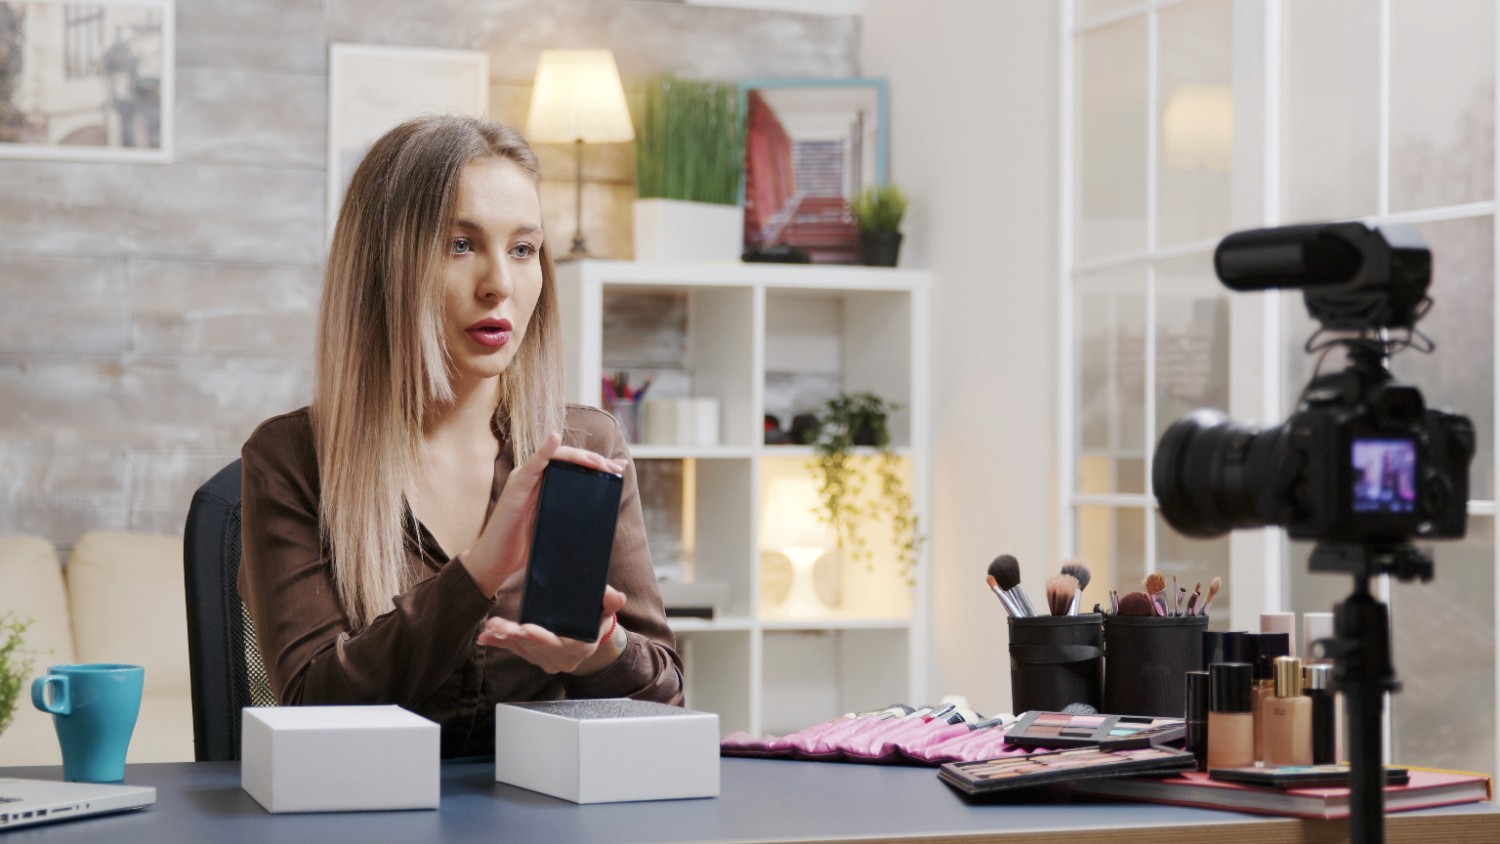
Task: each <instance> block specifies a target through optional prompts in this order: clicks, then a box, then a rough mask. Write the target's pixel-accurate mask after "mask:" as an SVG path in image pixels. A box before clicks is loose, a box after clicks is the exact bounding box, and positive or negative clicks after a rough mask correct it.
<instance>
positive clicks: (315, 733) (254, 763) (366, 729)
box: [240, 706, 442, 813]
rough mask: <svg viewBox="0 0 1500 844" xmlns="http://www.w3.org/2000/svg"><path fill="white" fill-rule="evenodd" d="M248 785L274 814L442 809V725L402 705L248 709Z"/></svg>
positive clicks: (244, 722)
mask: <svg viewBox="0 0 1500 844" xmlns="http://www.w3.org/2000/svg"><path fill="white" fill-rule="evenodd" d="M240 726H241V730H240V758H241V761H240V786H241V787H242V788H244V789H245V791H247V792H249V793H250V796H251V797H254V798H255V799H256V801H257V802H259V803H260V805H262V806H264V807H265V808H266V810H267V811H270V812H277V813H280V812H347V811H361V810H368V809H436V808H437V807H438V793H439V781H440V774H439V772H438V763H439V760H440V758H441V756H442V751H441V747H440V744H439V741H440V739H439V729H438V725H437V723H436V722H433V721H429V720H428V719H426V718H423V717H422V716H420V715H415V714H413V713H411V712H408V711H406V710H405V709H402V708H401V707H399V706H264V707H246V708H245V709H244V710H243V714H242V716H241V721H240Z"/></svg>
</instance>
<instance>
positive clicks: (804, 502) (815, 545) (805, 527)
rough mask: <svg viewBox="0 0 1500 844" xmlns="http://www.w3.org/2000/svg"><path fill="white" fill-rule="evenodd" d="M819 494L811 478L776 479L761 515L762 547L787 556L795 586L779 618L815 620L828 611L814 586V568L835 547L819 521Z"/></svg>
mask: <svg viewBox="0 0 1500 844" xmlns="http://www.w3.org/2000/svg"><path fill="white" fill-rule="evenodd" d="M817 507H818V496H817V491H816V490H815V489H814V488H813V480H812V478H810V477H779V478H773V479H772V480H771V483H770V485H769V487H767V489H766V505H765V509H764V510H763V511H762V516H761V526H760V537H761V543H760V544H761V547H764V548H770V549H771V550H774V551H779V552H781V553H782V554H785V555H786V557H787V559H789V560H791V562H792V586H791V590H790V591H789V592H787V596H786V600H784V601H782V602H781V603H780V604H778V605H777V606H776V608H775V611H776V613H777V614H778V615H785V616H798V617H801V616H815V615H819V614H822V613H826V612H827V611H828V606H827V605H826V604H824V603H823V601H822V600H820V599H819V598H818V591H817V587H816V586H815V585H814V584H813V564H814V563H816V562H817V560H818V558H819V557H821V556H823V553H824V551H825V550H826V549H827V548H828V547H829V545H831V544H832V541H831V540H832V537H831V536H830V534H829V531H828V526H827V525H825V524H823V523H822V522H821V521H819V520H818V514H817V512H816V508H817Z"/></svg>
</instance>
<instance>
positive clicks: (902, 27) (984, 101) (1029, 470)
mask: <svg viewBox="0 0 1500 844" xmlns="http://www.w3.org/2000/svg"><path fill="white" fill-rule="evenodd" d="M863 9H864V13H863V21H862V31H861V46H860V60H861V70H862V72H863V73H864V74H865V75H867V76H881V77H885V78H887V79H888V80H889V82H890V91H891V126H890V132H891V136H890V138H891V159H890V161H891V172H890V175H891V179H892V181H895V182H897V183H898V184H900V185H901V186H902V187H903V188H904V189H906V190H907V191H908V193H910V194H911V196H912V211H911V213H910V216H909V218H908V221H907V223H906V225H905V231H906V236H907V239H906V243H905V245H904V247H903V254H902V259H901V260H902V264H903V265H905V266H917V267H928V268H931V269H932V270H933V271H934V274H935V276H936V290H935V293H934V297H933V319H934V326H933V337H934V349H933V361H934V371H933V373H932V377H933V379H934V384H933V400H934V412H933V433H934V452H935V457H936V463H935V466H934V473H933V513H934V516H933V520H932V522H933V523H932V524H931V525H930V526H929V527H930V534H929V535H930V542H931V546H930V551H931V553H930V559H931V560H932V561H933V565H934V569H933V572H932V577H931V585H932V595H933V613H932V618H933V634H932V662H931V673H930V677H929V683H928V687H929V688H930V689H931V691H932V693H933V699H934V700H936V699H937V697H938V696H940V695H944V694H964V695H966V696H968V698H969V701H970V703H971V704H973V705H974V707H975V708H976V709H978V710H979V711H980V712H982V713H985V714H987V715H988V714H993V713H995V712H1001V711H1009V710H1010V708H1011V707H1010V676H1009V665H1010V663H1009V658H1008V656H1007V654H1006V646H1007V642H1008V637H1007V633H1006V624H1005V612H1004V610H1002V609H1001V607H1000V605H999V603H998V602H997V601H996V600H995V597H994V596H993V595H991V594H990V593H989V591H988V590H987V589H986V587H985V585H984V576H985V569H986V568H987V567H988V565H989V562H990V560H991V559H993V558H994V557H995V555H997V554H1000V553H1011V554H1014V555H1015V556H1016V557H1017V559H1019V560H1020V561H1021V565H1022V584H1023V585H1025V586H1027V587H1028V588H1027V592H1028V593H1029V594H1030V596H1031V598H1032V602H1033V603H1035V604H1037V605H1038V606H1043V605H1044V601H1045V597H1046V596H1045V592H1044V590H1043V589H1042V582H1043V579H1044V578H1045V577H1046V576H1047V574H1050V573H1052V572H1053V571H1055V568H1056V566H1057V565H1059V564H1060V562H1061V558H1060V547H1059V543H1058V537H1057V524H1058V514H1057V497H1058V480H1057V478H1056V477H1055V474H1056V465H1057V461H1056V456H1057V448H1058V446H1059V441H1060V440H1059V432H1058V430H1057V429H1058V424H1057V383H1058V366H1057V357H1058V355H1057V343H1058V340H1057V326H1058V313H1057V307H1058V304H1057V303H1058V295H1057V238H1058V226H1057V213H1058V211H1057V208H1058V197H1057V185H1058V176H1057V173H1058V170H1057V167H1058V161H1059V149H1058V143H1059V142H1058V117H1059V115H1058V105H1057V100H1058V92H1059V88H1058V32H1057V27H1058V9H1057V6H1056V5H1055V4H1053V3H1038V2H1031V1H1030V0H938V2H912V0H864V3H863Z"/></svg>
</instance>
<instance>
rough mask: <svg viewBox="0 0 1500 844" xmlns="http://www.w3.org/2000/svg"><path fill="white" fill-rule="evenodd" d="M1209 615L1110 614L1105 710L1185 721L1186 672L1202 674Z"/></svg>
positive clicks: (1106, 622) (1106, 629) (1106, 632)
mask: <svg viewBox="0 0 1500 844" xmlns="http://www.w3.org/2000/svg"><path fill="white" fill-rule="evenodd" d="M1207 629H1208V616H1206V615H1187V616H1178V617H1173V616H1167V617H1165V618H1164V617H1161V616H1129V615H1112V616H1109V617H1108V618H1106V619H1105V620H1104V644H1105V656H1106V659H1105V662H1104V711H1105V712H1108V713H1110V714H1111V715H1163V716H1167V717H1171V718H1182V717H1184V711H1183V692H1184V690H1185V689H1186V688H1187V672H1189V671H1201V670H1202V662H1203V631H1205V630H1207Z"/></svg>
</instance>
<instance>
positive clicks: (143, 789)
mask: <svg viewBox="0 0 1500 844" xmlns="http://www.w3.org/2000/svg"><path fill="white" fill-rule="evenodd" d="M155 802H156V789H154V788H151V787H150V786H143V785H104V784H100V783H92V782H58V781H56V780H17V779H5V778H4V777H0V830H6V829H12V828H14V827H18V826H29V825H31V824H38V823H48V822H50V821H61V820H67V819H68V818H78V817H85V816H88V815H98V814H103V813H105V812H123V811H127V810H129V809H140V808H144V807H146V806H150V805H151V804H153V803H155Z"/></svg>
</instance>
